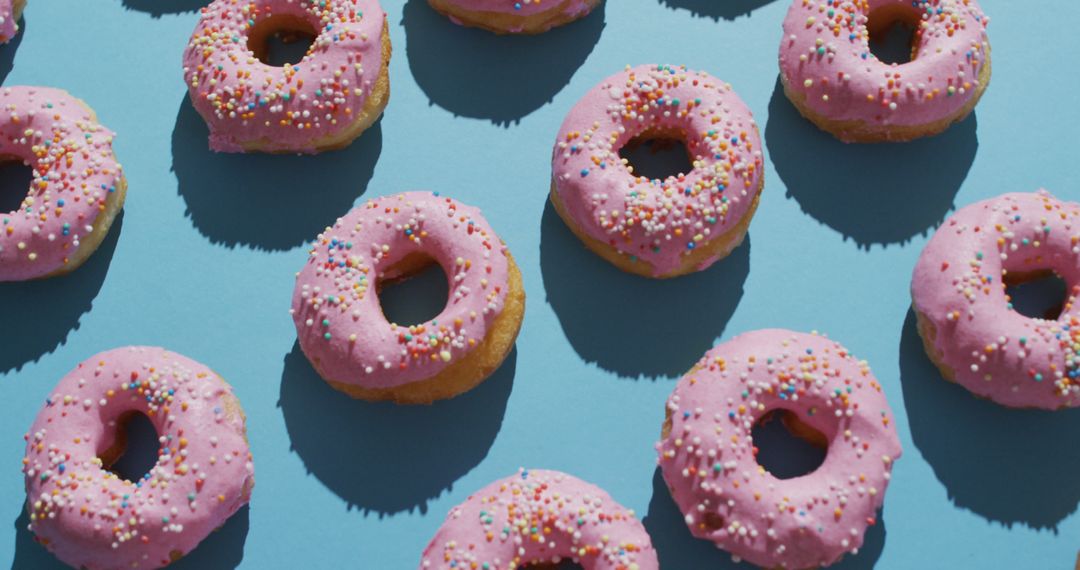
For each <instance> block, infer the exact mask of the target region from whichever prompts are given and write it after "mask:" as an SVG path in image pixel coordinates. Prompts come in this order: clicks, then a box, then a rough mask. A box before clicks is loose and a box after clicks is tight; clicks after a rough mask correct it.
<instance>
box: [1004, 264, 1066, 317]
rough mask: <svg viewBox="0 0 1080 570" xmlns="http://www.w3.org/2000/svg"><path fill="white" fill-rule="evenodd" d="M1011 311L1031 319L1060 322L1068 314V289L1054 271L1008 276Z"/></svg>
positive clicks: (1007, 289) (1006, 282) (1006, 288)
mask: <svg viewBox="0 0 1080 570" xmlns="http://www.w3.org/2000/svg"><path fill="white" fill-rule="evenodd" d="M1004 281H1005V295H1006V298H1007V299H1008V301H1009V308H1010V309H1012V310H1014V311H1016V312H1017V313H1020V314H1021V315H1024V316H1025V317H1028V318H1032V319H1046V320H1049V321H1054V320H1057V319H1058V318H1059V317H1061V313H1062V312H1063V311H1064V310H1065V301H1066V298H1067V296H1068V290H1069V286H1068V284H1067V283H1066V282H1065V280H1064V279H1062V278H1061V277H1060V276H1059V275H1058V274H1057V273H1055V272H1053V271H1039V272H1035V273H1028V274H1024V275H1021V274H1016V275H1012V274H1009V275H1006V276H1005V279H1004Z"/></svg>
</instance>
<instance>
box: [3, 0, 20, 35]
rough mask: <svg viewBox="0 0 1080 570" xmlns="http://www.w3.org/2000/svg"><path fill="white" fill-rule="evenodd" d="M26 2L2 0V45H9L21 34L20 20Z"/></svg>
mask: <svg viewBox="0 0 1080 570" xmlns="http://www.w3.org/2000/svg"><path fill="white" fill-rule="evenodd" d="M25 7H26V0H0V43H7V42H10V41H11V38H14V37H15V34H17V33H19V18H20V17H21V16H22V11H23V8H25Z"/></svg>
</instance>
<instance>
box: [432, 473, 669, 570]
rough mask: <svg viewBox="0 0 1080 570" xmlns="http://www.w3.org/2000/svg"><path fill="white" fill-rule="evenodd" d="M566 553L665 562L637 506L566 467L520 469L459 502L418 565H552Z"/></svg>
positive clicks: (642, 564)
mask: <svg viewBox="0 0 1080 570" xmlns="http://www.w3.org/2000/svg"><path fill="white" fill-rule="evenodd" d="M563 559H569V560H572V561H574V562H575V563H577V564H579V565H580V566H581V568H584V569H585V570H657V569H659V568H660V564H659V563H658V562H657V559H656V550H654V549H653V546H652V541H651V540H650V539H649V534H648V533H647V532H646V531H645V527H643V526H642V525H641V523H640V522H639V521H638V520H637V518H635V515H634V511H632V510H629V509H627V508H625V507H623V506H622V505H620V504H619V503H616V502H615V500H614V499H612V498H611V497H610V496H609V495H608V494H607V493H606V492H604V490H603V489H600V488H599V487H597V486H595V485H592V484H589V483H586V482H585V481H582V480H581V479H578V478H576V477H573V476H571V475H567V474H566V473H560V472H558V471H543V470H525V469H521V470H519V471H518V472H517V473H516V474H514V475H511V476H510V477H507V478H505V479H500V480H498V481H495V482H494V483H492V484H490V485H488V486H487V487H484V488H483V489H481V490H480V491H478V492H476V493H474V494H473V495H471V496H470V497H469V498H468V499H467V500H466V501H465V502H464V503H462V504H460V505H458V506H456V507H454V508H453V509H452V510H451V511H450V514H449V515H447V517H446V522H444V523H443V525H442V527H440V528H439V530H438V532H437V533H435V538H433V539H432V540H431V543H430V544H428V547H427V548H426V549H424V556H423V559H422V560H421V562H420V570H434V569H459V568H460V569H463V568H476V569H480V568H483V569H484V570H514V569H517V568H526V567H529V568H534V567H542V568H543V567H548V566H549V565H550V567H552V568H554V565H555V564H557V563H558V562H559V561H560V560H563Z"/></svg>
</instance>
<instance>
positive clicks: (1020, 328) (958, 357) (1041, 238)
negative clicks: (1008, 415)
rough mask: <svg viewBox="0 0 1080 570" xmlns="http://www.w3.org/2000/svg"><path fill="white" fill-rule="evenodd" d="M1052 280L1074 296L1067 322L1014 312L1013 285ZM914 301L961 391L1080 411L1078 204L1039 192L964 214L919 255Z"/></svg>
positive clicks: (1015, 402)
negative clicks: (1009, 288)
mask: <svg viewBox="0 0 1080 570" xmlns="http://www.w3.org/2000/svg"><path fill="white" fill-rule="evenodd" d="M1048 271H1053V272H1055V273H1057V274H1058V275H1059V276H1060V277H1061V278H1062V279H1063V280H1064V281H1065V282H1066V283H1067V284H1068V286H1069V293H1068V298H1067V299H1066V300H1065V304H1064V307H1063V311H1062V313H1061V316H1060V317H1059V318H1058V319H1056V320H1046V319H1036V318H1028V317H1025V316H1024V315H1021V314H1020V313H1018V312H1016V311H1014V310H1012V308H1011V305H1010V303H1009V298H1008V294H1007V292H1006V289H1005V287H1006V283H1007V281H1008V280H1009V279H1010V278H1016V279H1019V280H1023V279H1024V278H1028V277H1034V276H1038V275H1039V274H1041V273H1044V272H1048ZM911 294H912V299H913V301H914V305H915V309H916V311H917V312H918V313H919V314H920V315H921V316H922V317H923V318H925V319H927V320H928V321H929V323H930V324H932V325H933V326H934V328H935V331H934V333H935V334H934V335H933V336H934V338H933V347H934V349H935V351H936V352H937V353H938V354H937V356H938V357H939V358H940V359H941V362H940V364H944V365H945V366H947V367H948V368H949V369H951V370H952V372H953V373H955V377H956V381H957V382H959V383H961V384H963V385H964V386H966V387H967V388H968V389H970V390H972V391H973V392H975V393H976V394H979V395H981V396H983V397H986V398H990V399H992V400H994V401H995V402H998V403H1000V404H1004V405H1008V406H1017V407H1038V408H1047V409H1056V408H1061V407H1076V406H1080V304H1078V303H1077V296H1078V295H1080V204H1077V203H1074V202H1063V201H1061V200H1058V199H1057V198H1055V197H1054V196H1052V195H1050V194H1049V193H1048V192H1046V191H1045V190H1040V191H1039V192H1038V193H1012V194H1004V195H1002V196H998V197H996V198H991V199H989V200H984V201H982V202H977V203H975V204H971V205H970V206H966V207H964V208H962V209H961V210H960V211H958V212H957V213H956V214H955V215H953V216H952V217H951V218H949V219H948V221H946V222H945V224H944V225H943V226H942V227H941V228H940V229H939V230H938V231H937V233H935V234H934V236H933V238H931V240H930V243H928V244H927V246H926V249H924V250H923V253H922V256H921V257H920V258H919V262H918V264H917V265H916V267H915V272H914V275H913V277H912V283H911Z"/></svg>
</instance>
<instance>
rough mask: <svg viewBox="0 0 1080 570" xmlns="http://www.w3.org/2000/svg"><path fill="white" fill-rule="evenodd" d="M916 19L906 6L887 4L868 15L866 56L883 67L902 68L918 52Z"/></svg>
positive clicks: (917, 13) (910, 9) (917, 14)
mask: <svg viewBox="0 0 1080 570" xmlns="http://www.w3.org/2000/svg"><path fill="white" fill-rule="evenodd" d="M919 21H920V16H919V12H917V11H916V10H915V9H914V8H912V7H911V6H910V5H898V4H888V5H886V6H882V7H880V8H878V9H876V10H874V11H873V12H871V13H870V17H869V19H868V22H867V24H866V28H867V31H869V32H870V53H872V54H874V57H876V58H878V60H879V61H881V62H883V63H890V64H891V63H896V64H904V63H908V62H910V61H912V60H914V59H915V54H916V52H917V51H918V47H919V46H918V43H917V42H918V36H917V35H916V34H915V31H916V30H918V29H919Z"/></svg>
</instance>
